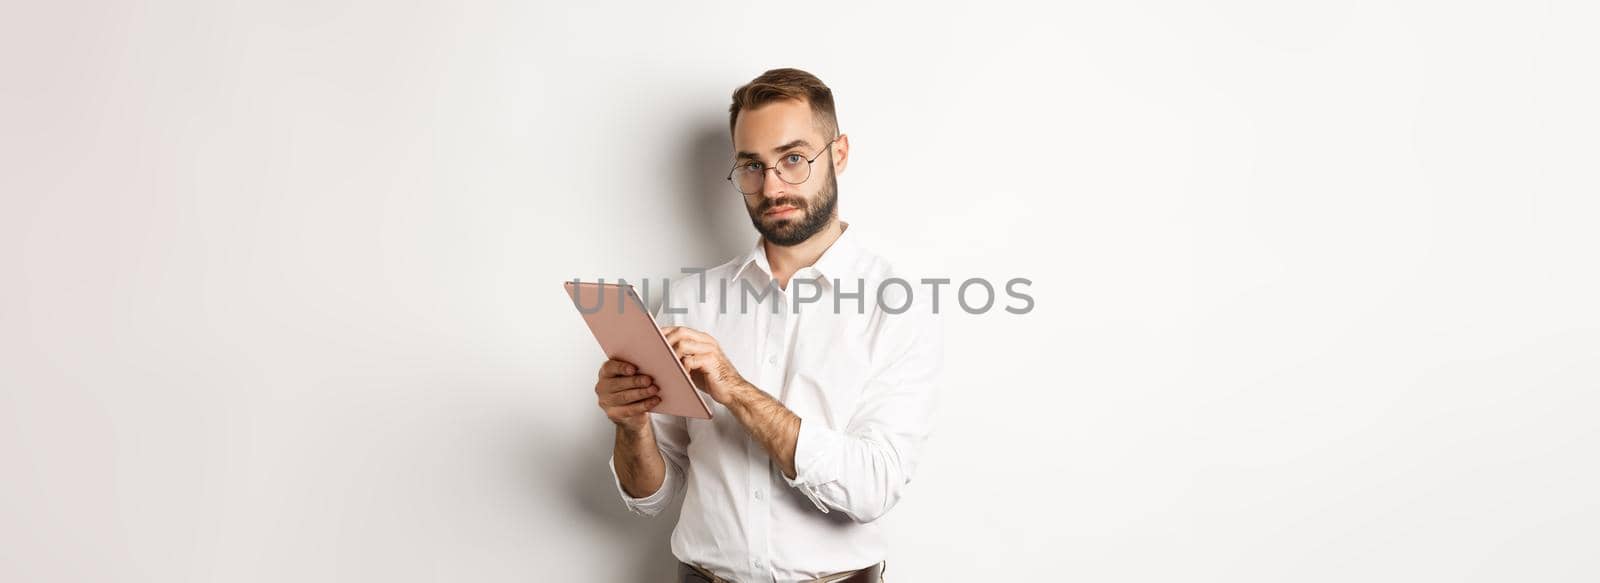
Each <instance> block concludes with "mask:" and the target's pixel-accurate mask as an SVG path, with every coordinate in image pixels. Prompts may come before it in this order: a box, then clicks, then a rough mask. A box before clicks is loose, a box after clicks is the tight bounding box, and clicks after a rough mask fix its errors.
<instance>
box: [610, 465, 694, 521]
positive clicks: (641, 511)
mask: <svg viewBox="0 0 1600 583" xmlns="http://www.w3.org/2000/svg"><path fill="white" fill-rule="evenodd" d="M662 457H663V461H666V462H667V463H666V464H665V466H666V475H665V476H664V477H663V478H662V480H661V487H660V488H656V491H655V492H654V493H652V494H650V495H649V496H645V497H643V498H634V497H633V496H629V495H628V492H627V491H626V490H623V489H622V478H620V477H619V476H617V456H616V455H615V454H613V455H612V456H611V458H610V459H609V460H607V462H606V466H607V467H609V468H611V483H613V484H616V486H617V495H618V496H620V497H622V503H623V505H625V506H627V507H628V510H629V511H631V512H633V513H634V514H638V515H640V516H655V515H656V514H659V513H660V512H661V511H662V510H663V509H665V508H666V506H667V502H668V500H667V496H668V492H667V491H668V490H671V489H672V488H670V486H671V485H672V480H673V478H676V477H677V476H676V475H675V474H676V472H677V470H676V469H675V468H674V467H673V465H672V462H671V461H670V460H666V459H665V456H662Z"/></svg>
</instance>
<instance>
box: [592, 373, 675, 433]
mask: <svg viewBox="0 0 1600 583" xmlns="http://www.w3.org/2000/svg"><path fill="white" fill-rule="evenodd" d="M638 372H639V368H638V367H636V366H633V365H632V364H630V363H627V362H623V361H620V360H607V361H605V363H604V364H601V365H600V380H599V381H597V382H595V384H594V394H595V395H596V396H597V397H599V400H600V410H601V411H605V412H606V417H607V418H609V419H611V422H612V423H615V424H617V426H618V427H621V428H624V429H628V430H630V431H636V432H637V431H644V430H645V429H647V428H649V427H650V409H651V408H652V407H655V406H656V404H657V403H660V402H661V397H659V396H656V393H658V392H660V391H661V387H657V386H655V385H654V384H652V380H651V379H650V375H642V374H635V373H638Z"/></svg>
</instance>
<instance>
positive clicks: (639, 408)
mask: <svg viewBox="0 0 1600 583" xmlns="http://www.w3.org/2000/svg"><path fill="white" fill-rule="evenodd" d="M660 402H661V397H650V398H648V399H645V400H643V401H639V402H637V403H632V404H629V405H621V406H617V407H612V408H611V409H610V410H609V411H608V412H609V413H610V414H611V416H612V417H632V416H634V415H638V414H640V413H645V412H648V411H649V410H650V408H651V407H655V406H656V404H657V403H660Z"/></svg>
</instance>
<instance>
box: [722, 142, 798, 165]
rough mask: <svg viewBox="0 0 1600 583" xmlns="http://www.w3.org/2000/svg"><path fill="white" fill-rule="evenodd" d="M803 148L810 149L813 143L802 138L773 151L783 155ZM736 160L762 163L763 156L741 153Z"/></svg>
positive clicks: (753, 153)
mask: <svg viewBox="0 0 1600 583" xmlns="http://www.w3.org/2000/svg"><path fill="white" fill-rule="evenodd" d="M802 147H804V148H810V147H811V142H807V141H806V140H805V138H801V139H798V140H795V141H792V142H789V143H787V144H784V145H782V146H778V147H776V148H773V149H772V153H774V154H782V153H784V152H787V151H789V150H793V149H795V148H802ZM734 158H735V159H738V160H756V161H760V160H761V156H760V155H758V154H756V153H755V152H744V151H741V152H739V154H738V155H736V156H734Z"/></svg>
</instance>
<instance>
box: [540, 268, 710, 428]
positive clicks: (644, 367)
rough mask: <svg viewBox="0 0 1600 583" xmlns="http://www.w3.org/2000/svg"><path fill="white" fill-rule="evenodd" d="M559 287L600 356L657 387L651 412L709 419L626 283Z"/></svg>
mask: <svg viewBox="0 0 1600 583" xmlns="http://www.w3.org/2000/svg"><path fill="white" fill-rule="evenodd" d="M563 286H564V287H566V288H567V295H568V296H570V297H571V298H572V305H573V307H575V308H577V309H578V313H580V314H582V315H583V321H584V322H585V323H587V324H588V325H589V331H590V332H593V333H594V339H595V340H598V341H599V342H600V349H601V350H604V351H605V353H606V356H607V357H609V358H613V359H616V360H621V361H623V362H627V363H630V364H632V365H634V366H636V367H638V368H639V372H640V373H641V374H647V375H650V378H651V380H653V381H655V385H656V386H658V387H661V392H659V393H656V396H658V397H661V402H660V403H656V406H655V407H654V408H652V409H650V412H651V413H663V414H666V415H677V416H679V417H693V418H696V419H710V418H711V407H710V406H709V405H707V404H706V400H705V396H704V394H703V393H701V392H700V390H699V389H696V388H695V386H694V382H693V381H691V380H689V371H687V370H685V369H684V368H683V362H681V361H679V360H678V355H677V354H676V353H674V352H673V351H672V347H671V346H670V345H668V344H667V337H666V336H664V335H662V334H661V328H660V327H658V326H656V319H655V318H654V317H651V315H650V310H649V309H648V308H646V307H645V305H644V301H643V300H640V299H639V295H638V294H637V293H634V291H633V286H632V285H627V284H615V283H589V282H576V283H575V282H571V281H568V282H565V283H564V284H563Z"/></svg>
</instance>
